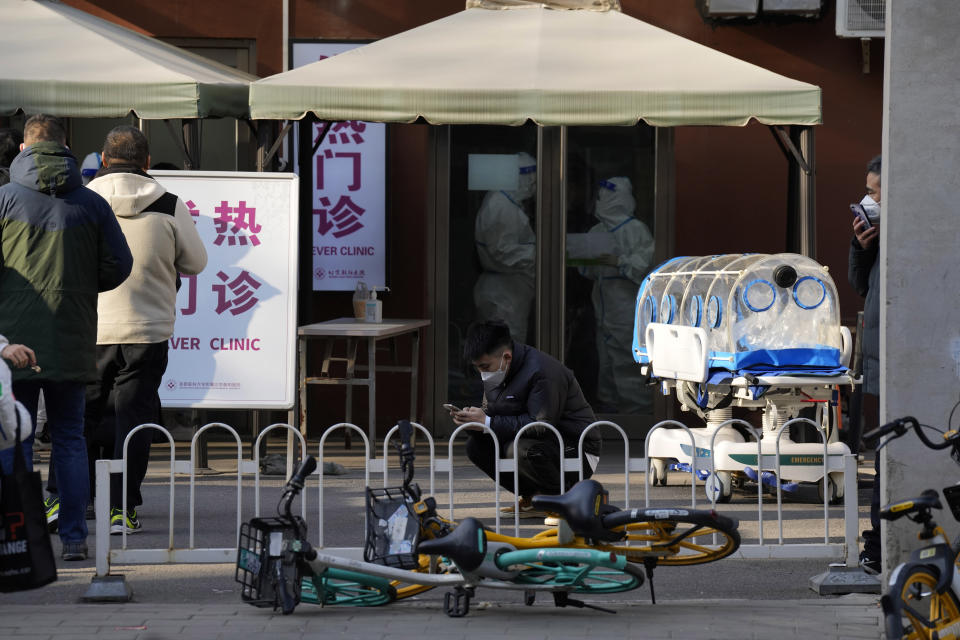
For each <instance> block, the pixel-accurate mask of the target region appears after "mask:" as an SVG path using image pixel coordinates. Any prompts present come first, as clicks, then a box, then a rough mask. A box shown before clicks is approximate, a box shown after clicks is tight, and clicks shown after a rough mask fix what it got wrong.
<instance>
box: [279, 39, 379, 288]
mask: <svg viewBox="0 0 960 640" xmlns="http://www.w3.org/2000/svg"><path fill="white" fill-rule="evenodd" d="M357 46H362V45H357V44H356V43H333V42H296V43H294V46H293V66H294V67H298V66H302V65H304V64H310V63H313V62H316V61H318V60H322V59H324V58H328V57H330V56H334V55H337V54H338V53H342V52H344V51H347V50H349V49H352V48H354V47H357ZM325 126H326V125H325V124H322V123H321V124H314V129H313V141H314V143H316V142H317V141H318V140H319V138H320V136H321V134H322V132H323V129H324V127H325ZM312 167H313V173H314V193H313V256H312V259H313V289H314V290H315V291H353V290H354V288H355V287H356V284H357V281H359V280H363V281H365V282H366V283H368V284H369V285H374V286H376V285H381V286H382V285H384V284H386V255H385V252H386V125H384V124H381V123H371V122H360V121H356V120H352V121H348V122H335V123H332V124H331V125H330V128H329V130H328V131H327V133H326V136H325V137H324V139H323V141H322V143H321V144H320V146H319V147H318V148H317V153H316V155H315V156H314V159H313V163H312Z"/></svg>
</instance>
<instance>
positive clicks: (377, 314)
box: [364, 287, 383, 323]
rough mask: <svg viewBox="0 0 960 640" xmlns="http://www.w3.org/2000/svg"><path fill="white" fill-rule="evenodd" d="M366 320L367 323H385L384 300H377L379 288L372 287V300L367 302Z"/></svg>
mask: <svg viewBox="0 0 960 640" xmlns="http://www.w3.org/2000/svg"><path fill="white" fill-rule="evenodd" d="M366 311H367V312H366V316H365V318H364V319H365V320H366V321H367V322H377V323H379V322H383V300H377V288H376V287H371V289H370V299H369V300H367V307H366Z"/></svg>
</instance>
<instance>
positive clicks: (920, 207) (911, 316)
mask: <svg viewBox="0 0 960 640" xmlns="http://www.w3.org/2000/svg"><path fill="white" fill-rule="evenodd" d="M887 6H888V7H889V9H888V10H889V11H890V13H889V16H890V21H889V23H888V25H887V29H888V31H887V33H888V34H890V39H891V40H890V41H891V47H890V51H891V57H890V60H889V61H888V63H887V65H886V74H887V87H888V90H889V95H888V96H887V99H886V108H885V109H884V111H885V114H886V117H887V121H886V122H885V123H884V128H883V150H884V155H885V161H884V166H883V190H882V195H883V198H882V201H883V218H882V220H883V226H881V235H880V261H879V263H878V268H879V269H880V270H881V271H880V291H881V301H882V304H881V305H880V361H881V362H883V363H884V367H883V368H882V370H881V374H880V398H881V403H880V409H881V418H883V419H884V420H894V419H896V418H900V417H902V416H907V415H909V416H914V417H916V418H917V420H919V422H920V423H921V424H927V425H930V426H932V427H934V428H938V429H943V430H947V429H951V428H953V429H956V428H957V427H956V426H955V425H956V423H955V422H954V423H953V424H948V423H949V422H951V419H952V418H953V417H954V415H953V414H954V410H956V408H957V405H956V402H957V386H958V381H957V378H958V376H960V328H958V327H960V308H958V306H957V305H956V304H955V303H954V301H955V300H956V299H957V298H958V296H960V284H958V282H957V278H956V277H955V274H956V270H957V266H956V265H957V260H956V253H957V247H958V246H960V227H958V225H957V205H956V200H957V195H956V194H957V193H958V192H960V173H958V172H957V167H958V166H960V127H958V119H960V117H958V113H957V108H956V105H957V98H958V96H960V69H958V67H957V64H956V61H957V58H958V56H960V43H958V42H957V33H960V13H958V12H957V10H956V3H955V2H952V1H951V0H929V1H928V2H923V3H915V2H914V3H908V2H891V3H888V5H887ZM887 157H888V158H889V162H888V161H886V158H887ZM926 433H927V435H928V436H929V437H930V439H931V440H933V441H934V442H937V441H938V440H939V437H938V435H937V434H935V433H933V432H932V431H927V432H926ZM881 451H882V452H883V458H882V459H881V468H880V472H881V473H880V475H881V485H880V486H881V495H880V504H881V505H884V504H887V503H888V502H890V501H892V500H906V499H909V498H912V497H914V496H918V495H920V493H921V492H922V491H923V490H925V489H937V490H939V489H941V488H943V487H945V486H948V485H952V484H954V482H955V481H956V479H957V466H956V464H955V463H954V461H953V460H951V459H950V456H949V455H948V453H947V451H931V450H930V449H927V448H926V447H925V446H924V445H923V444H921V443H920V441H919V440H918V439H917V438H916V437H914V435H913V434H907V435H906V436H905V437H903V438H900V439H899V440H895V441H894V442H893V443H891V444H890V446H887V447H884V448H883V449H882V450H881ZM943 504H944V506H945V507H946V506H947V502H946V500H943ZM948 513H949V508H946V509H944V510H943V511H939V512H934V518H935V519H936V520H937V522H939V523H940V524H941V525H942V526H943V527H944V528H945V529H946V531H947V534H948V539H953V536H955V535H956V534H957V530H958V526H957V523H956V522H955V519H954V518H951V517H949V516H948V515H947V514H948ZM919 530H920V529H919V527H918V526H917V525H916V524H914V523H912V522H907V520H906V518H902V519H901V520H899V521H897V522H890V523H885V524H884V527H883V531H884V540H885V542H884V554H883V564H884V567H885V569H886V570H887V571H889V570H890V569H892V568H893V567H894V566H896V564H897V563H898V562H900V561H902V560H905V559H906V557H907V556H908V555H909V552H910V551H912V550H914V549H917V548H918V542H917V533H918V532H919Z"/></svg>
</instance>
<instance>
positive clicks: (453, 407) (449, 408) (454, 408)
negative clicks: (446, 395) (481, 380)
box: [443, 402, 461, 411]
mask: <svg viewBox="0 0 960 640" xmlns="http://www.w3.org/2000/svg"><path fill="white" fill-rule="evenodd" d="M443 408H444V409H446V410H447V411H460V410H461V409H460V407H458V406H457V405H455V404H447V403H446V402H444V403H443Z"/></svg>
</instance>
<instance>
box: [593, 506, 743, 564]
mask: <svg viewBox="0 0 960 640" xmlns="http://www.w3.org/2000/svg"><path fill="white" fill-rule="evenodd" d="M603 524H604V526H605V527H607V528H608V529H612V530H614V531H626V534H627V535H626V538H625V539H624V540H622V541H618V542H615V543H611V544H598V545H594V547H595V548H597V549H603V550H607V551H613V552H614V553H617V554H620V555H625V556H626V557H627V559H628V560H629V561H630V562H643V559H644V558H649V557H655V558H657V564H658V565H667V566H683V565H692V564H704V563H707V562H715V561H717V560H720V559H722V558H726V557H727V556H729V555H730V554H731V553H733V552H734V551H736V550H737V549H739V548H740V533H739V532H738V531H737V522H736V521H735V520H733V519H732V518H728V517H726V516H723V515H720V514H718V513H715V512H713V511H707V510H698V509H654V508H650V509H629V510H624V511H616V512H614V513H612V514H609V515H607V516H605V517H604V519H603Z"/></svg>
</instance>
